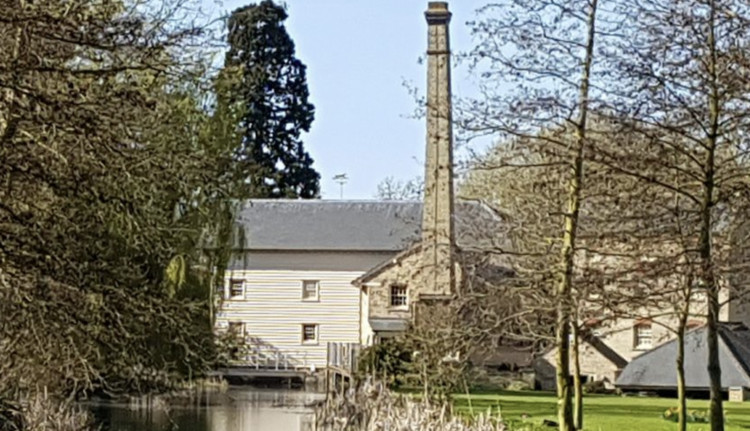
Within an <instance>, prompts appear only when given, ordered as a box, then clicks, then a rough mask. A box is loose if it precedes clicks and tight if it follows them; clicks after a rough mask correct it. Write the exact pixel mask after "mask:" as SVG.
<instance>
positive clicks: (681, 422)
mask: <svg viewBox="0 0 750 431" xmlns="http://www.w3.org/2000/svg"><path fill="white" fill-rule="evenodd" d="M686 324H687V316H686V315H685V316H681V317H680V323H679V325H680V326H679V327H678V328H677V364H676V365H677V401H678V404H679V406H678V407H679V411H678V412H677V413H678V415H679V416H678V427H677V429H678V430H679V431H686V430H687V400H686V399H685V326H686Z"/></svg>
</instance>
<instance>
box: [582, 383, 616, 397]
mask: <svg viewBox="0 0 750 431" xmlns="http://www.w3.org/2000/svg"><path fill="white" fill-rule="evenodd" d="M610 392H611V391H610V390H609V389H607V387H606V386H605V385H604V381H603V380H591V381H588V382H586V383H584V384H583V393H584V394H608V393H610Z"/></svg>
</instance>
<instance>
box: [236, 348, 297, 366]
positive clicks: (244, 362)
mask: <svg viewBox="0 0 750 431" xmlns="http://www.w3.org/2000/svg"><path fill="white" fill-rule="evenodd" d="M244 353H245V354H243V355H242V356H241V357H240V358H237V359H235V360H234V361H231V362H232V363H231V365H235V366H242V367H250V368H254V369H256V370H274V371H294V370H301V369H309V368H310V364H309V363H308V360H307V352H306V351H299V352H297V351H281V350H277V349H270V348H261V347H250V348H249V349H248V351H247V352H244Z"/></svg>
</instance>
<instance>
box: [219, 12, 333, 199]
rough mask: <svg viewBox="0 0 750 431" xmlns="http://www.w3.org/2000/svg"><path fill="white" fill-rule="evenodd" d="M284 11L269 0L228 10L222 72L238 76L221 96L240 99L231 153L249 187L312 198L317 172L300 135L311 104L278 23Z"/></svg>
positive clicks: (301, 69) (258, 192) (256, 193)
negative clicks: (237, 139)
mask: <svg viewBox="0 0 750 431" xmlns="http://www.w3.org/2000/svg"><path fill="white" fill-rule="evenodd" d="M286 18H287V13H286V11H285V10H284V8H283V7H281V6H278V5H276V4H274V3H273V1H271V0H264V1H262V2H260V3H259V4H251V5H248V6H245V7H242V8H239V9H236V10H235V11H234V12H232V14H231V16H230V17H229V20H228V32H229V33H228V37H227V42H228V44H229V50H228V52H227V53H226V57H225V60H224V67H225V71H231V72H232V73H237V74H238V75H239V79H238V80H236V81H235V83H234V85H231V86H229V88H228V89H227V93H226V94H225V95H223V96H222V100H225V101H227V103H229V104H240V105H241V106H242V107H243V112H242V114H241V115H240V116H239V117H238V118H237V119H238V120H239V121H238V123H237V124H236V126H237V127H238V128H239V129H240V130H241V131H242V144H241V145H240V146H239V147H238V148H236V150H235V158H236V160H238V161H239V162H240V163H241V164H242V166H244V168H245V169H244V170H243V171H241V172H240V175H242V176H243V177H244V179H245V181H246V183H247V185H248V186H249V188H250V191H249V194H250V195H251V196H253V197H261V198H308V199H309V198H315V197H317V196H318V195H319V193H320V186H319V180H320V175H319V174H318V173H317V172H316V171H315V170H314V169H313V168H312V163H313V160H312V158H311V157H310V155H309V154H308V153H307V151H305V149H304V148H303V145H302V141H301V139H300V134H301V133H302V132H303V131H304V132H307V131H309V130H310V126H311V124H312V122H313V118H314V107H313V105H312V104H311V103H310V102H309V101H308V97H309V94H308V93H309V92H308V88H307V79H306V67H305V65H304V64H303V63H302V62H301V61H300V60H299V59H298V58H296V57H295V55H294V43H293V42H292V39H291V38H290V37H289V34H288V33H287V31H286V28H285V27H284V21H285V20H286Z"/></svg>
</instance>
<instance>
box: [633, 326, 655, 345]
mask: <svg viewBox="0 0 750 431" xmlns="http://www.w3.org/2000/svg"><path fill="white" fill-rule="evenodd" d="M643 340H648V343H645V342H644V341H643ZM653 347H654V330H653V326H652V325H651V322H641V323H636V324H635V326H633V349H634V350H650V349H652V348H653Z"/></svg>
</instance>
